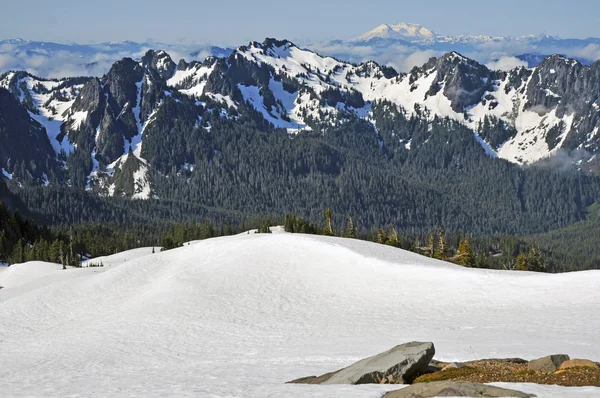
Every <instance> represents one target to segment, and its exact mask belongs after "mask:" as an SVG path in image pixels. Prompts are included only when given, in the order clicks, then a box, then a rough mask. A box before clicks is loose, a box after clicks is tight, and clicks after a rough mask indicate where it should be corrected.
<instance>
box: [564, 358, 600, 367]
mask: <svg viewBox="0 0 600 398" xmlns="http://www.w3.org/2000/svg"><path fill="white" fill-rule="evenodd" d="M569 368H594V369H600V366H598V364H597V363H595V362H592V361H590V360H589V359H571V360H568V361H565V362H563V363H562V364H561V365H560V369H569Z"/></svg>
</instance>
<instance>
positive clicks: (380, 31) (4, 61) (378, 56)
mask: <svg viewBox="0 0 600 398" xmlns="http://www.w3.org/2000/svg"><path fill="white" fill-rule="evenodd" d="M302 44H303V47H305V48H308V49H311V50H312V51H315V52H318V53H320V54H323V55H327V56H332V57H335V58H339V59H343V60H346V61H350V62H355V63H361V62H366V61H370V60H374V61H376V62H377V63H379V64H383V65H388V66H392V67H394V68H395V69H396V70H398V71H400V72H408V71H410V69H412V68H413V67H414V66H420V65H421V64H423V63H425V62H426V61H427V59H429V58H430V57H431V56H436V57H440V56H442V55H443V54H445V53H447V52H452V51H456V52H459V53H461V54H463V55H465V56H467V57H469V58H471V59H473V60H476V61H478V62H479V63H482V64H485V65H487V66H488V67H490V68H491V69H503V70H509V69H512V68H513V67H515V66H527V67H530V68H532V67H535V66H537V65H538V64H539V63H540V62H541V61H542V60H543V59H544V58H546V57H547V56H548V55H552V54H562V55H564V56H566V57H569V58H573V59H577V60H578V61H579V62H581V63H583V64H586V65H589V64H591V63H593V62H594V61H596V60H597V59H599V58H600V38H594V37H590V38H586V39H571V38H566V39H565V38H560V37H556V36H550V35H547V34H532V35H526V36H519V37H509V36H506V37H505V36H488V35H458V36H449V35H443V34H439V33H437V32H435V31H434V30H432V29H429V28H427V27H424V26H422V25H419V24H412V23H395V24H382V25H380V26H377V27H376V28H374V29H373V30H371V31H368V32H366V33H363V34H361V35H358V36H357V37H354V38H347V39H341V38H338V39H335V40H326V41H321V42H314V43H302ZM157 48H160V49H163V50H166V51H167V52H168V53H169V54H171V56H172V57H173V58H174V59H180V58H184V59H186V60H187V61H193V60H197V61H202V60H204V59H205V58H206V57H207V56H217V57H227V56H228V55H229V54H230V53H231V52H232V50H233V48H230V47H222V46H221V47H220V46H214V45H210V44H194V43H187V42H182V43H170V44H167V43H161V42H156V41H146V42H142V43H139V42H133V41H123V42H107V43H99V44H77V43H70V44H63V43H54V42H44V41H30V40H23V39H9V40H3V41H0V73H2V72H6V71H9V70H27V71H29V72H31V73H33V74H35V75H37V76H43V77H50V78H57V77H58V78H60V77H68V76H101V75H103V74H105V73H107V72H108V70H109V69H110V66H111V65H112V64H113V63H114V62H116V61H118V60H119V59H122V58H125V57H130V58H133V59H138V60H139V59H141V57H142V56H143V55H144V54H145V53H146V51H148V50H149V49H157Z"/></svg>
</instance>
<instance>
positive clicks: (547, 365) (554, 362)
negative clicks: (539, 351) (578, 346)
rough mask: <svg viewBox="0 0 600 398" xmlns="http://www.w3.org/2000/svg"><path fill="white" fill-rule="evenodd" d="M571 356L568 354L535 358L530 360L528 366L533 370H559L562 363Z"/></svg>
mask: <svg viewBox="0 0 600 398" xmlns="http://www.w3.org/2000/svg"><path fill="white" fill-rule="evenodd" d="M569 359H570V358H569V356H568V355H562V354H558V355H549V356H547V357H543V358H538V359H534V360H533V361H530V362H529V365H528V366H527V368H528V369H529V370H533V371H536V372H537V371H540V372H544V373H554V372H556V371H557V370H558V368H559V367H560V365H561V364H562V363H563V362H565V361H568V360H569Z"/></svg>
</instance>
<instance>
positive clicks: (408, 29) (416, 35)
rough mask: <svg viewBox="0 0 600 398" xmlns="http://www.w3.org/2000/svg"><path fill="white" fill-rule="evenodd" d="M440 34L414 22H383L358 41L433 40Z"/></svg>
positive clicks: (358, 38)
mask: <svg viewBox="0 0 600 398" xmlns="http://www.w3.org/2000/svg"><path fill="white" fill-rule="evenodd" d="M437 36H438V34H437V33H435V32H434V31H432V30H430V29H427V28H425V27H423V26H421V25H418V24H413V23H396V24H383V25H379V26H378V27H376V28H375V29H373V30H371V31H369V32H367V33H365V34H363V35H361V36H359V37H357V38H356V39H355V40H356V41H368V40H371V39H377V38H380V39H403V38H408V39H412V40H415V39H416V40H432V39H435V38H436V37H437Z"/></svg>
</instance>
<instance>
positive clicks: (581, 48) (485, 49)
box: [310, 23, 600, 71]
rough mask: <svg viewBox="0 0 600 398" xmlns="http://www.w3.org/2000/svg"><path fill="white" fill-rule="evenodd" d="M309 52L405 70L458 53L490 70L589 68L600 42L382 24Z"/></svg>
mask: <svg viewBox="0 0 600 398" xmlns="http://www.w3.org/2000/svg"><path fill="white" fill-rule="evenodd" d="M310 48H312V49H314V50H316V51H318V52H320V53H323V54H327V55H330V56H334V57H336V58H341V59H345V60H349V61H352V62H363V61H365V60H370V59H372V60H376V61H377V62H379V63H382V64H388V65H391V66H394V67H395V68H396V69H398V70H401V71H409V70H410V69H411V68H412V67H414V66H418V65H419V64H420V63H422V62H424V61H425V60H426V59H427V58H429V57H431V56H437V57H439V56H441V55H443V54H444V53H447V52H451V51H456V52H459V53H461V54H463V55H466V56H468V57H469V58H471V59H474V60H477V61H478V62H480V63H483V64H486V65H488V66H489V67H490V68H492V69H497V68H500V69H503V70H509V69H512V68H513V67H515V66H519V65H520V66H527V67H530V68H531V67H535V66H537V65H538V64H539V63H540V62H541V61H542V60H543V59H544V58H545V57H547V56H549V55H552V54H561V55H564V56H567V57H570V58H574V59H577V60H578V61H579V62H581V63H584V64H591V63H593V62H595V61H596V60H598V59H600V39H599V38H594V37H591V38H587V39H563V38H560V37H556V36H550V35H547V34H535V35H526V36H518V37H510V36H506V37H505V36H487V35H458V36H448V35H443V34H439V33H437V32H435V31H433V30H431V29H428V28H426V27H424V26H421V25H418V24H411V23H396V24H382V25H380V26H378V27H376V28H374V29H373V30H371V31H369V32H366V33H364V34H362V35H359V36H357V37H355V38H353V39H348V40H329V41H323V42H320V43H314V44H312V45H311V46H310Z"/></svg>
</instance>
